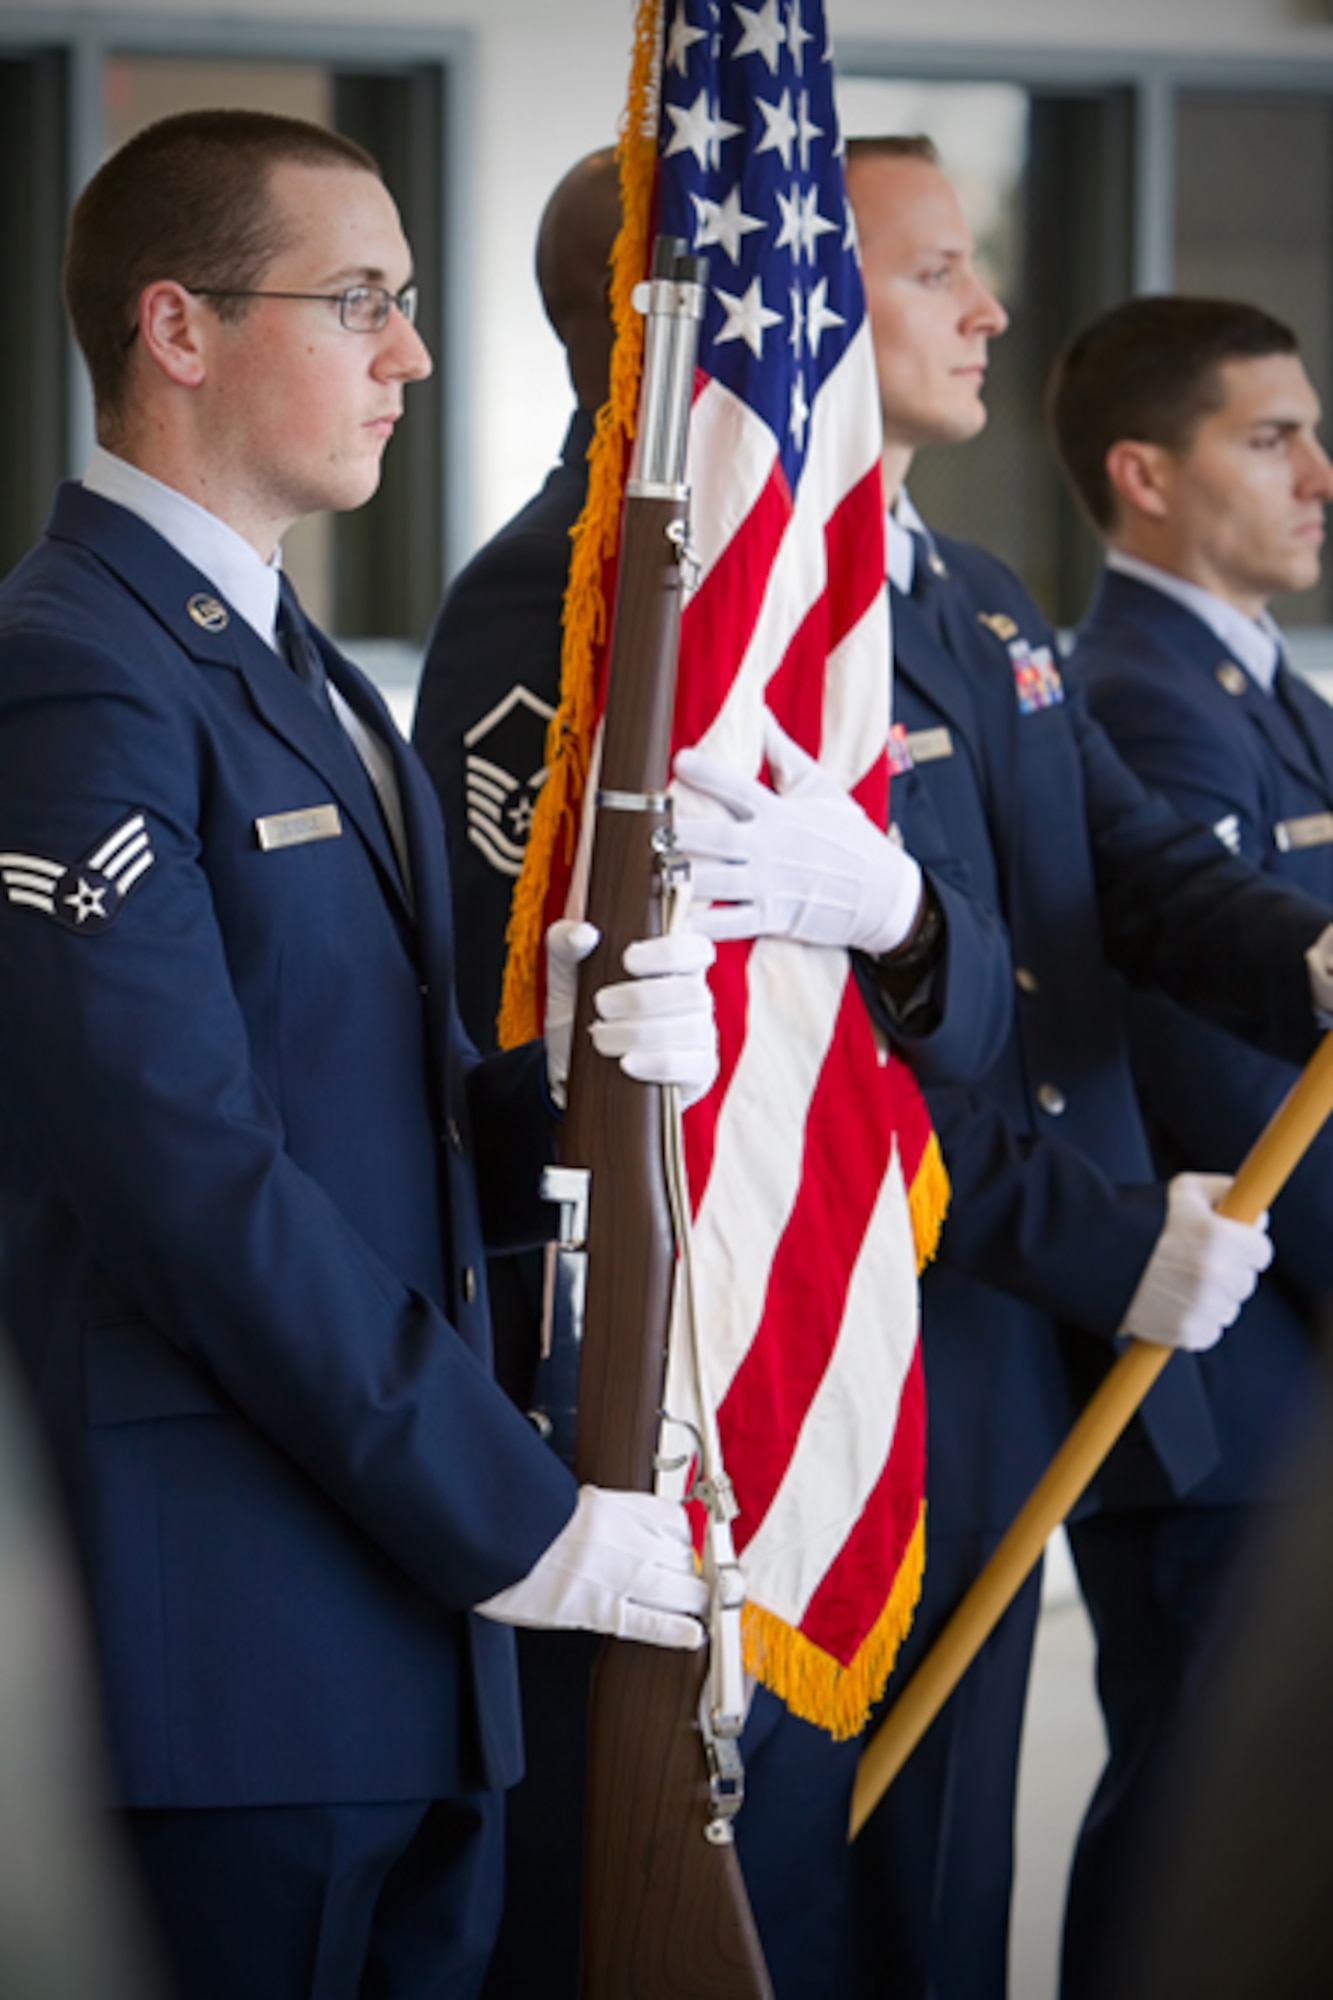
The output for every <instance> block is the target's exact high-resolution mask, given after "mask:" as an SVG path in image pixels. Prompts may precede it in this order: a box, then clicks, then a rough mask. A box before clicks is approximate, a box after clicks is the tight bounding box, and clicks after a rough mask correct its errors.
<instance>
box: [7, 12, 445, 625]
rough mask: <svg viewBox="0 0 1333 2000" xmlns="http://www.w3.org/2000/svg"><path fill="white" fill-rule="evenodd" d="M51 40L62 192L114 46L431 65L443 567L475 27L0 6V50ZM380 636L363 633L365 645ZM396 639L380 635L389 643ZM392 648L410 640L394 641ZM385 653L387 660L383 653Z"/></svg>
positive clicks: (71, 398)
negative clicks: (60, 74)
mask: <svg viewBox="0 0 1333 2000" xmlns="http://www.w3.org/2000/svg"><path fill="white" fill-rule="evenodd" d="M42 52H53V53H55V54H58V55H60V56H61V57H63V59H64V62H65V65H66V79H67V92H68V99H67V107H66V109H67V122H66V134H67V141H66V173H67V184H68V186H69V189H70V191H71V200H73V199H75V198H77V195H78V193H79V191H80V189H81V188H83V186H84V185H85V183H86V182H87V181H88V180H89V179H90V177H91V176H92V174H93V173H94V172H95V171H96V169H97V167H98V165H99V164H100V162H101V160H102V158H103V156H104V152H105V130H106V128H105V121H104V117H103V112H102V84H103V78H104V75H105V72H106V68H107V65H108V63H110V62H111V61H112V60H113V59H114V58H115V57H117V56H122V55H140V56H163V57H168V58H183V59H187V60H189V59H207V58H210V57H213V58H217V59H218V60H220V61H227V62H246V61H254V62H283V61H288V62H301V63H318V64H320V65H322V66H324V67H327V68H329V69H332V70H337V69H339V68H346V69H350V70H354V71H357V72H360V73H363V74H371V73H373V72H376V71H380V72H384V73H386V74H392V73H394V72H395V71H401V70H402V69H404V68H405V67H408V66H415V67H420V68H430V69H434V70H436V71H438V74H439V83H440V89H441V97H442V101H443V103H444V105H445V107H446V115H445V118H444V131H443V135H442V165H443V177H444V188H443V198H442V200H441V202H440V229H439V241H438V244H437V245H436V251H437V258H436V269H437V271H438V273H439V291H438V297H437V301H436V304H437V308H438V314H439V325H440V327H441V329H442V347H443V352H442V355H441V356H440V357H437V360H438V361H439V363H440V365H441V389H442V394H441V397H440V411H441V415H440V435H439V440H438V442H439V463H440V491H439V505H440V518H441V520H442V523H443V548H442V551H441V562H442V573H443V574H444V575H445V576H449V575H452V574H453V573H454V571H455V570H456V569H457V568H458V567H459V565H460V563H461V562H462V560H463V558H464V556H465V555H466V553H467V551H468V548H469V547H470V542H469V539H468V526H469V522H470V520H471V515H472V505H473V498H474V491H473V488H474V480H473V466H474V463H475V450H476V438H475V428H474V424H473V419H472V410H473V403H474V398H473V393H472V392H473V387H474V383H475V345H474V334H473V327H472V321H473V314H472V313H471V312H470V311H469V310H468V308H467V304H466V302H467V301H468V300H469V298H470V296H471V290H472V287H471V284H470V274H471V272H472V270H473V269H474V265H475V258H474V235H475V227H474V222H473V216H472V204H471V203H470V202H469V201H468V200H467V199H466V196H465V190H466V189H467V188H468V187H469V186H470V185H471V184H472V177H471V173H470V167H471V163H472V162H473V161H474V160H475V158H476V156H477V135H476V109H475V106H476V102H477V76H476V70H477V58H476V37H475V31H474V30H473V29H471V28H470V27H467V26H441V27H438V28H430V29H427V28H421V29H418V28H413V27H392V26H390V27H376V28H375V29H373V30H371V29H367V28H359V27H353V26H341V25H338V24H336V23H329V22H324V21H321V22H319V23H318V24H317V25H316V24H312V23H303V22H301V21H299V20H292V21H242V20H236V19H233V20H228V21H225V22H221V21H219V20H218V19H217V18H216V17H209V18H206V19H200V20H198V21H192V20H189V19H186V18H182V17H180V16H178V15H161V16H155V15H147V14H135V13H129V12H127V13H123V14H122V13H108V14H105V15H98V16H96V17H90V16H88V15H87V14H75V13H73V12H63V11H52V12H50V13H45V12H43V13H37V12H36V11H33V10H27V11H23V10H19V11H15V12H13V13H5V14H3V15H0V55H3V56H6V57H20V58H21V57H22V56H24V55H36V54H38V53H42ZM68 352H69V365H68V367H67V370H66V379H67V382H68V411H67V436H68V441H69V442H68V463H67V468H66V469H67V472H68V474H69V475H70V476H72V477H77V476H78V475H79V474H80V473H81V472H82V470H83V468H84V466H85V465H86V463H87V460H88V454H89V452H90V451H91V449H92V445H93V442H94V426H93V408H92V396H91V392H90V389H89V386H88V382H87V377H86V374H85V371H84V369H83V367H82V364H81V363H80V361H79V360H78V357H77V351H76V350H75V347H74V343H73V339H72V337H71V338H70V340H69V349H68ZM378 643H379V642H373V641H372V642H368V645H369V648H370V649H373V648H374V647H375V646H376V645H377V644H378ZM394 646H395V642H388V649H389V650H390V651H392V650H393V649H394ZM399 650H410V649H408V648H406V647H405V646H400V647H399ZM390 664H391V663H390Z"/></svg>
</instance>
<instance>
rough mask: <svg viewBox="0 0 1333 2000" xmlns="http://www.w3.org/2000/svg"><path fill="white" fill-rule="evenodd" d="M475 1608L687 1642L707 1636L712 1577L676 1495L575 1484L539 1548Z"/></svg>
mask: <svg viewBox="0 0 1333 2000" xmlns="http://www.w3.org/2000/svg"><path fill="white" fill-rule="evenodd" d="M477 1610H478V1611H479V1612H481V1614H482V1616H483V1617H485V1618H494V1619H496V1620H498V1621H499V1623H500V1624H502V1625H535V1626H538V1627H541V1628H549V1627H565V1626H577V1627H578V1628H579V1629H581V1630H583V1631H587V1632H610V1633H611V1634H612V1635H613V1636H614V1637H615V1638H617V1639H637V1640H639V1641H640V1642H641V1643H642V1644H643V1645H646V1646H679V1647H682V1648H684V1649H685V1650H686V1651H693V1650H694V1649H695V1648H696V1647H698V1646H702V1645H703V1643H704V1639H705V1636H706V1634H705V1630H704V1626H703V1623H702V1622H701V1621H702V1620H704V1619H705V1618H707V1616H708V1586H707V1584H706V1583H705V1582H704V1580H703V1578H702V1576H701V1575H700V1574H699V1571H698V1568H697V1566H696V1564H695V1560H694V1547H693V1544H692V1542H691V1540H690V1524H689V1519H688V1516H687V1515H686V1512H685V1509H684V1508H683V1507H682V1506H680V1505H679V1504H678V1503H677V1502H676V1501H674V1500H663V1499H660V1498H659V1497H658V1495H657V1494H656V1493H619V1492H609V1491H607V1490H606V1489H605V1488H604V1487H600V1486H581V1487H580V1488H579V1497H578V1505H577V1506H576V1507H575V1509H574V1512H573V1515H572V1516H571V1518H570V1519H569V1520H568V1521H567V1522H566V1523H565V1525H564V1527H563V1528H562V1529H561V1531H560V1533H559V1534H558V1535H557V1536H556V1538H555V1540H554V1541H553V1542H552V1543H551V1546H550V1547H549V1548H548V1549H547V1550H546V1552H545V1554H544V1555H541V1556H539V1557H538V1558H537V1561H536V1562H535V1563H534V1564H533V1566H532V1568H531V1569H530V1570H529V1571H528V1574H527V1575H526V1576H525V1577H522V1578H520V1580H519V1582H517V1583H511V1584H510V1586H509V1588H508V1589H507V1590H500V1591H497V1592H496V1594H495V1596H494V1597H488V1598H487V1599H486V1602H485V1603H484V1604H479V1605H478V1606H477Z"/></svg>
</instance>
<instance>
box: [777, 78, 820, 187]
mask: <svg viewBox="0 0 1333 2000" xmlns="http://www.w3.org/2000/svg"><path fill="white" fill-rule="evenodd" d="M796 115H797V130H798V132H799V133H800V141H801V168H802V171H803V172H806V173H808V172H809V170H810V141H811V140H812V139H822V138H823V136H824V128H823V126H822V125H816V124H815V122H814V120H813V119H812V118H811V116H810V93H809V91H808V90H803V91H802V92H801V101H800V104H799V106H798V107H797V114H796ZM783 165H784V166H785V165H786V162H785V161H784V162H783Z"/></svg>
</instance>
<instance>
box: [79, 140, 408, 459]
mask: <svg viewBox="0 0 1333 2000" xmlns="http://www.w3.org/2000/svg"><path fill="white" fill-rule="evenodd" d="M288 161H292V162H296V163H297V164H300V165H305V166H341V167H350V168H357V169H359V170H360V171H361V172H363V173H372V174H375V175H376V176H377V177H378V175H379V168H378V166H377V165H376V163H375V161H374V160H373V159H372V158H371V156H370V154H369V153H367V152H364V151H363V150H362V148H361V147H360V146H358V145H356V144H355V143H354V142H353V141H352V140H351V139H345V138H343V136H342V135H341V133H338V132H330V131H328V130H327V129H326V128H325V127H324V126H322V125H309V124H307V123H305V121H304V120H302V119H298V118H276V117H273V116H272V115H271V114H269V113H267V112H261V111H187V112H182V113H181V114H180V115H179V116H178V117H174V118H162V119H159V120H158V122H157V123H156V124H154V125H148V126H145V128H144V130H143V131H142V132H139V133H136V135H135V136H134V138H132V139H129V140H127V141H126V143H125V145H123V146H122V147H121V148H120V149H119V151H117V152H115V153H113V154H112V156H111V158H110V159H109V160H107V161H106V162H105V164H104V165H103V166H102V167H100V168H99V169H98V171H97V173H95V174H94V175H93V178H92V179H91V180H90V181H89V183H88V185H87V187H86V188H85V189H84V190H83V193H82V194H81V195H80V196H79V199H78V201H77V202H76V203H75V206H74V213H73V215H72V216H71V218H70V225H69V235H68V238H67V240H66V245H65V305H66V309H67V310H68V312H69V316H70V319H71V321H72V323H73V326H74V336H75V339H76V340H77V341H78V343H79V346H80V348H81V349H82V350H83V357H84V359H85V361H86V362H87V364H88V372H89V374H90V375H91V376H92V382H93V396H94V399H95V401H96V404H97V412H98V416H99V417H100V418H104V419H112V420H114V419H115V418H116V417H118V416H119V415H120V414H121V410H122V405H123V403H124V398H125V389H126V381H127V376H128V369H129V354H128V336H129V334H130V332H131V329H132V328H133V326H134V322H135V315H136V312H137V310H138V304H139V299H140V296H141V295H142V293H143V290H144V287H145V286H146V285H151V284H154V283H155V282H156V281H157V280H158V279H161V278H174V279H176V280H177V282H178V283H180V284H182V285H186V286H188V287H189V288H190V289H191V290H195V291H204V290H209V289H213V288H216V289H219V290H241V291H244V290H248V289H250V288H251V287H252V286H254V285H256V284H257V283H258V282H259V280H260V279H261V278H262V277H263V274H264V272H265V271H266V270H267V269H268V267H269V265H270V264H271V263H272V261H273V259H274V258H275V257H276V256H277V255H278V254H279V252H280V251H282V250H283V249H284V248H285V247H286V246H285V243H284V241H283V238H282V232H281V229H280V228H279V225H278V220H277V217H276V215H275V214H274V212H273V208H272V204H271V203H270V201H269V183H270V177H271V175H272V172H273V169H274V168H275V167H277V166H279V165H282V164H285V163H286V162H288ZM247 305H248V301H246V300H244V299H220V300H219V301H218V304H217V310H218V312H219V314H220V315H221V316H222V317H239V316H240V314H241V313H243V312H244V311H245V310H246V309H247Z"/></svg>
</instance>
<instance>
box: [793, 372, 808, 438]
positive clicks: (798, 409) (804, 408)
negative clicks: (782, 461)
mask: <svg viewBox="0 0 1333 2000" xmlns="http://www.w3.org/2000/svg"><path fill="white" fill-rule="evenodd" d="M809 421H810V405H809V404H808V403H807V402H806V400H805V383H804V382H803V380H802V379H801V377H800V376H799V375H797V376H795V377H794V378H793V381H792V385H791V434H792V436H793V438H794V439H795V440H796V449H797V450H798V451H804V449H805V427H806V425H807V423H808V422H809Z"/></svg>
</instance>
